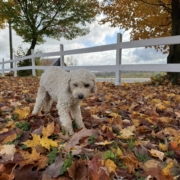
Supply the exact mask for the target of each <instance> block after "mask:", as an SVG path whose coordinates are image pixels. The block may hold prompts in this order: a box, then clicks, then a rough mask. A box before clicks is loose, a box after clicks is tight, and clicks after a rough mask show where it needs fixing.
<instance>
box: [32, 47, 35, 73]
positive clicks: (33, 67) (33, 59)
mask: <svg viewBox="0 0 180 180" xmlns="http://www.w3.org/2000/svg"><path fill="white" fill-rule="evenodd" d="M33 54H34V49H31V55H33ZM31 63H32V75H33V76H36V70H35V58H34V57H32V58H31Z"/></svg>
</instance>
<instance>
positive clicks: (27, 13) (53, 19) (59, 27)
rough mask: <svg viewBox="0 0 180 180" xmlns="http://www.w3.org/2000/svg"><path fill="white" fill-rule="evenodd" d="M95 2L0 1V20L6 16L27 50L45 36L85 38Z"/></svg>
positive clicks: (67, 0)
mask: <svg viewBox="0 0 180 180" xmlns="http://www.w3.org/2000/svg"><path fill="white" fill-rule="evenodd" d="M97 7H98V1H97V0H83V1H82V0H10V1H4V0H0V17H6V19H7V21H10V22H11V24H12V27H13V29H14V30H15V31H16V33H17V34H18V35H19V36H21V37H22V38H23V40H24V42H29V43H31V46H30V48H29V50H28V53H27V55H28V54H30V51H31V49H34V48H35V46H36V44H40V43H43V42H44V41H45V39H44V38H45V37H49V38H56V39H58V40H59V39H60V38H61V37H64V38H66V39H73V38H76V37H77V36H83V35H86V34H87V33H88V32H89V29H88V28H86V27H85V26H86V23H91V22H92V21H93V20H94V18H95V16H96V14H97V12H98V8H97Z"/></svg>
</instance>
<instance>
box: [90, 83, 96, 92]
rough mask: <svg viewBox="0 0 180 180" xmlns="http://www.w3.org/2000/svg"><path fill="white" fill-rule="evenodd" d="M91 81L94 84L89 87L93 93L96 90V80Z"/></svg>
mask: <svg viewBox="0 0 180 180" xmlns="http://www.w3.org/2000/svg"><path fill="white" fill-rule="evenodd" d="M93 81H94V86H93V87H92V89H91V93H95V92H96V91H97V86H96V81H95V80H93Z"/></svg>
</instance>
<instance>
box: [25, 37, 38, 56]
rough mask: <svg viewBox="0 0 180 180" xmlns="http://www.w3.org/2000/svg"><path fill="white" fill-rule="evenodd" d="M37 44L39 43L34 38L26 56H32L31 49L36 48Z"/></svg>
mask: <svg viewBox="0 0 180 180" xmlns="http://www.w3.org/2000/svg"><path fill="white" fill-rule="evenodd" d="M36 43H37V38H34V39H33V40H32V42H31V46H30V48H29V49H28V51H27V53H26V56H29V55H31V49H34V48H35V46H36Z"/></svg>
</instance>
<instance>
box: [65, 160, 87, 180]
mask: <svg viewBox="0 0 180 180" xmlns="http://www.w3.org/2000/svg"><path fill="white" fill-rule="evenodd" d="M67 170H68V172H69V176H70V177H71V178H72V179H78V180H88V167H87V162H86V161H85V160H82V159H80V160H78V161H77V162H72V165H71V167H70V168H67Z"/></svg>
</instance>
